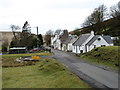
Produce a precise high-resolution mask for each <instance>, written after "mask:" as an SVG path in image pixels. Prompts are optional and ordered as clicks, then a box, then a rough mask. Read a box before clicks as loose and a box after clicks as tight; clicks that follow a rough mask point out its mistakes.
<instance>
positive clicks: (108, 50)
mask: <svg viewBox="0 0 120 90" xmlns="http://www.w3.org/2000/svg"><path fill="white" fill-rule="evenodd" d="M119 49H120V46H107V47H98V48H95V49H93V50H91V51H89V52H87V53H85V54H83V55H81V56H80V58H81V59H83V60H86V61H88V62H91V63H94V64H98V65H103V66H105V67H107V68H110V69H113V70H118V68H119V61H120V60H119V56H120V52H118V50H119Z"/></svg>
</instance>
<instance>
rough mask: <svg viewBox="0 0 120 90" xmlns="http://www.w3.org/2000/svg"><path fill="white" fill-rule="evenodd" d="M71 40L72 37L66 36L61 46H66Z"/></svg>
mask: <svg viewBox="0 0 120 90" xmlns="http://www.w3.org/2000/svg"><path fill="white" fill-rule="evenodd" d="M71 39H72V36H68V38H67V39H66V40H65V41H64V42H63V44H68V43H69V42H70V40H71Z"/></svg>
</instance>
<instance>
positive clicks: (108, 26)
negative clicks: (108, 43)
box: [69, 17, 120, 36]
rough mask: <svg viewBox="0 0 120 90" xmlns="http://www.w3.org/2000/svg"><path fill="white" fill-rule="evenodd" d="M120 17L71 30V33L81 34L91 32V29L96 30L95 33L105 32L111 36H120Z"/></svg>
mask: <svg viewBox="0 0 120 90" xmlns="http://www.w3.org/2000/svg"><path fill="white" fill-rule="evenodd" d="M119 22H120V18H119V17H116V18H110V19H108V20H105V21H104V22H101V23H99V24H94V25H91V26H87V27H83V28H80V29H76V30H74V31H71V32H69V33H70V34H75V35H78V36H79V35H81V34H85V33H90V31H91V30H94V31H95V34H104V35H110V36H120V23H119Z"/></svg>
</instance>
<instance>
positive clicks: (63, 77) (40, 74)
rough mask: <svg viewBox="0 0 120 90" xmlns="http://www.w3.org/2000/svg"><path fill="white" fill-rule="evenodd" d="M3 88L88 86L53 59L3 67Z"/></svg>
mask: <svg viewBox="0 0 120 90" xmlns="http://www.w3.org/2000/svg"><path fill="white" fill-rule="evenodd" d="M2 75H3V77H2V79H3V83H2V87H3V88H89V86H88V85H87V84H85V83H84V82H83V81H82V80H80V79H79V78H78V77H77V76H75V75H74V74H72V73H71V72H69V71H68V70H67V69H66V68H65V67H64V66H63V65H62V64H60V63H59V62H58V61H56V60H54V59H49V58H46V59H42V60H41V61H39V62H38V63H36V64H35V65H30V66H20V67H8V68H3V73H2Z"/></svg>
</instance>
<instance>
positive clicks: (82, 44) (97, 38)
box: [72, 31, 113, 53]
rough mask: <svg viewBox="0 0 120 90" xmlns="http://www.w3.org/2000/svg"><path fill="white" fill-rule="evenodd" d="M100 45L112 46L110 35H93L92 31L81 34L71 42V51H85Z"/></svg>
mask: <svg viewBox="0 0 120 90" xmlns="http://www.w3.org/2000/svg"><path fill="white" fill-rule="evenodd" d="M101 46H113V41H112V39H111V37H110V36H101V35H94V31H91V33H90V34H82V35H80V36H79V38H78V39H77V40H76V41H75V42H74V43H73V49H72V52H73V53H85V52H88V51H90V50H92V49H93V48H96V47H101Z"/></svg>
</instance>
